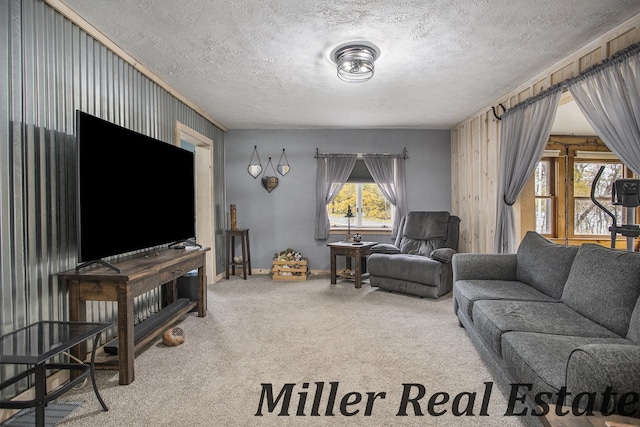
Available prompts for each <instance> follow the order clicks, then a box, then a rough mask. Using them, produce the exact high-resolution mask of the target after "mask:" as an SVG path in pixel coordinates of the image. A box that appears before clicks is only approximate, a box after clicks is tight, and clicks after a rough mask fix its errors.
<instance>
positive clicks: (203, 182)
mask: <svg viewBox="0 0 640 427" xmlns="http://www.w3.org/2000/svg"><path fill="white" fill-rule="evenodd" d="M181 141H186V142H188V143H189V144H191V145H193V146H195V147H196V150H195V175H196V176H195V181H196V236H197V240H198V243H199V244H201V245H202V246H204V247H209V248H211V250H210V251H208V252H207V254H206V270H207V276H208V277H210V278H212V283H213V282H215V278H216V263H215V259H216V245H215V210H214V202H213V201H214V200H215V198H214V194H215V187H214V185H213V139H211V138H209V137H207V136H205V135H203V134H201V133H200V132H198V131H196V130H194V129H192V128H190V127H189V126H187V125H185V124H184V123H181V122H180V121H178V120H176V123H175V137H174V144H175V145H176V146H178V147H179V146H180V142H181ZM205 279H206V282H205V283H209V279H208V278H205Z"/></svg>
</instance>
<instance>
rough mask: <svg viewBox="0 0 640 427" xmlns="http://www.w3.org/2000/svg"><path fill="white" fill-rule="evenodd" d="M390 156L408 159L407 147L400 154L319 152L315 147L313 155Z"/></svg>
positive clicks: (316, 156)
mask: <svg viewBox="0 0 640 427" xmlns="http://www.w3.org/2000/svg"><path fill="white" fill-rule="evenodd" d="M364 156H367V157H392V158H396V159H408V158H409V154H408V152H407V148H406V147H405V148H404V150H402V154H388V153H382V154H377V153H321V152H320V151H319V150H318V149H317V148H316V155H315V156H314V157H315V158H316V159H317V158H319V157H325V158H326V157H364Z"/></svg>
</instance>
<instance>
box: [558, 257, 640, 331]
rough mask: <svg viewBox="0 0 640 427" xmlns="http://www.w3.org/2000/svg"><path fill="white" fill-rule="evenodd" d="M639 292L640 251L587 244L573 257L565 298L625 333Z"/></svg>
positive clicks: (583, 311) (587, 314) (580, 310)
mask: <svg viewBox="0 0 640 427" xmlns="http://www.w3.org/2000/svg"><path fill="white" fill-rule="evenodd" d="M639 296H640V253H637V252H627V251H619V250H615V249H609V248H605V247H603V246H599V245H593V244H584V245H582V246H581V247H580V250H579V251H578V254H577V255H576V258H575V260H574V261H573V266H572V267H571V272H570V273H569V278H568V279H567V284H566V285H565V288H564V292H563V293H562V302H563V303H565V304H566V305H568V306H569V307H571V308H572V309H573V310H575V311H577V312H578V313H580V314H582V315H584V316H586V317H588V318H589V319H591V320H593V321H594V322H598V323H599V324H601V325H603V326H605V327H606V328H609V329H610V330H612V331H614V332H616V333H617V334H619V335H622V336H625V335H626V334H627V332H628V330H629V322H630V321H631V314H632V313H633V310H634V308H635V306H636V302H637V301H638V297H639Z"/></svg>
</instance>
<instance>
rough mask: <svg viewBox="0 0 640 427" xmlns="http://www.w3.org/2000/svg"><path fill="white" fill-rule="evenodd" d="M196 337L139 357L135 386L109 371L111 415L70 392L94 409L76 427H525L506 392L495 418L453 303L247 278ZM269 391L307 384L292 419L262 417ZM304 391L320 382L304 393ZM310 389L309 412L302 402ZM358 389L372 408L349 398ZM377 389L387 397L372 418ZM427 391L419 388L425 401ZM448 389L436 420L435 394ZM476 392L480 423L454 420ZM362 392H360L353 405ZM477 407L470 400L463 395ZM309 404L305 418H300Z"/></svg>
mask: <svg viewBox="0 0 640 427" xmlns="http://www.w3.org/2000/svg"><path fill="white" fill-rule="evenodd" d="M179 326H180V327H181V328H182V329H183V330H184V332H185V335H186V341H185V343H184V344H183V345H181V346H178V347H166V346H164V344H162V341H161V340H158V341H157V342H156V343H155V344H153V345H151V346H150V347H149V348H148V349H147V350H145V351H144V353H142V354H141V355H140V356H139V357H138V358H136V366H135V367H136V371H135V378H136V379H135V381H134V382H133V383H132V384H130V385H128V386H120V385H118V375H117V372H116V371H99V372H98V375H97V377H98V387H99V390H100V391H101V394H102V397H103V398H104V400H105V402H106V403H107V405H108V406H109V411H108V412H102V411H101V409H100V406H99V404H98V402H97V400H96V399H95V397H94V396H93V392H92V389H91V386H90V384H87V385H86V386H85V387H84V388H83V389H81V390H78V391H73V392H70V393H68V394H66V395H65V396H64V397H63V398H62V399H60V400H61V401H62V400H65V401H78V400H79V401H84V402H85V403H84V404H83V406H82V407H81V408H79V409H78V410H76V411H75V412H74V413H72V414H71V415H70V416H69V417H67V419H65V421H63V423H62V424H60V425H64V426H68V427H72V426H95V425H115V426H147V425H154V426H181V425H191V426H288V425H303V426H304V425H309V426H324V425H332V426H333V425H335V426H414V425H415V426H417V425H420V426H424V425H434V426H459V425H465V426H467V425H468V426H474V425H478V426H480V425H482V426H485V425H486V426H520V425H521V423H520V420H519V419H517V418H513V417H503V416H502V414H504V411H505V410H506V408H507V403H506V400H505V398H504V396H503V395H502V393H501V392H500V390H499V389H498V386H497V384H495V385H494V387H493V391H492V393H491V394H490V396H489V398H490V400H489V406H488V414H489V416H482V417H481V416H478V415H479V413H480V410H481V408H480V407H481V403H482V397H483V392H484V390H485V384H484V383H485V382H491V381H493V380H494V379H493V378H492V377H491V375H490V374H489V372H488V371H487V369H486V368H485V366H484V365H483V363H482V362H481V360H480V358H479V356H478V354H477V353H476V351H475V349H474V348H473V346H472V344H471V342H470V340H469V338H468V337H467V335H466V333H465V331H464V329H462V328H460V327H459V326H458V322H457V319H456V317H455V316H454V314H453V309H452V300H451V296H450V295H449V296H446V297H444V298H442V299H440V300H437V301H434V300H430V299H420V298H414V297H410V296H406V295H400V294H393V293H388V292H385V291H381V290H378V289H377V288H371V287H370V286H369V285H368V284H365V285H363V287H362V288H361V289H355V288H354V286H353V283H349V282H341V283H338V284H337V285H331V284H330V283H329V279H328V277H319V278H318V277H312V278H310V279H309V280H308V281H305V282H273V281H271V279H270V278H269V276H254V277H253V278H250V279H249V280H247V281H244V280H242V279H240V278H237V277H232V278H231V280H224V279H223V280H222V281H220V282H218V283H216V284H214V285H209V290H208V315H207V317H205V318H199V317H197V316H196V314H195V313H191V314H189V315H188V316H187V317H186V318H185V319H184V320H182V321H181V322H180V323H179ZM316 382H324V383H325V387H324V394H323V395H322V396H321V397H319V399H320V400H319V402H320V404H319V406H318V405H317V406H318V407H319V410H318V412H319V413H320V414H321V415H320V416H312V415H311V412H312V409H313V408H312V406H313V403H314V391H315V384H314V383H316ZM330 382H338V389H337V393H336V399H335V406H334V409H333V413H334V415H333V416H327V415H325V411H326V406H327V405H328V403H329V400H330V399H329V391H330V384H329V383H330ZM262 383H270V384H272V390H273V398H274V399H276V398H277V396H278V394H279V393H280V391H281V389H282V388H283V386H284V384H285V383H295V386H294V388H293V392H292V395H291V402H290V407H289V414H290V415H289V416H288V417H287V416H278V414H279V413H280V412H281V410H282V405H281V403H282V400H281V401H280V402H279V403H278V405H277V407H276V408H275V409H274V410H273V412H269V410H268V408H267V403H266V401H265V402H264V404H263V408H262V413H263V416H261V417H260V416H255V414H256V412H257V411H258V407H259V404H260V402H261V392H262V387H261V384H262ZM304 383H310V384H309V386H308V388H307V389H304V385H303V384H304ZM405 383H407V384H409V383H415V384H420V385H423V386H424V390H425V397H424V398H422V399H421V400H420V401H419V403H420V404H421V409H422V411H423V412H424V415H423V416H416V415H415V412H414V406H413V405H411V404H409V405H408V407H407V412H408V415H407V416H398V415H397V413H398V410H399V409H400V404H401V401H402V393H403V384H405ZM305 391H306V392H308V397H307V398H306V404H304V405H299V401H300V400H301V397H300V394H299V393H302V395H304V392H305ZM350 392H357V393H360V394H361V396H362V399H363V400H362V402H360V403H358V404H353V405H345V407H344V412H349V413H355V412H357V413H355V415H352V416H348V415H343V414H341V411H340V402H341V399H343V397H344V396H345V395H347V394H348V393H350ZM367 392H375V393H382V392H383V393H385V397H384V399H382V398H381V397H378V398H376V399H375V400H374V401H373V405H372V406H371V413H370V414H369V415H366V414H365V412H366V409H367V408H366V406H367V405H366V400H367ZM417 392H418V386H414V387H412V388H411V396H410V397H415V396H416V393H417ZM437 392H443V393H448V394H449V395H450V400H449V402H448V403H446V404H443V405H440V406H438V407H437V409H438V410H446V413H445V414H444V415H442V416H433V415H429V413H428V412H427V404H428V400H429V398H430V397H431V396H432V395H433V394H434V393H437ZM464 392H466V393H472V392H476V393H477V397H476V402H475V405H474V406H473V414H474V415H473V416H454V415H452V406H453V405H452V401H453V400H454V397H455V396H456V395H457V394H459V393H464ZM441 397H442V396H436V398H441ZM356 398H357V395H356V394H355V393H352V394H351V395H349V396H347V397H346V399H348V400H345V402H351V401H353V399H356ZM459 400H460V402H459V405H458V406H459V407H460V408H461V409H462V410H464V409H465V408H467V406H468V405H467V404H466V403H465V402H468V396H466V397H464V398H461V399H459ZM298 406H300V407H301V410H302V412H303V413H304V414H305V415H304V416H297V415H296V412H297V410H298Z"/></svg>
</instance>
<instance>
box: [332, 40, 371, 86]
mask: <svg viewBox="0 0 640 427" xmlns="http://www.w3.org/2000/svg"><path fill="white" fill-rule="evenodd" d="M377 58H378V51H377V50H376V49H375V48H373V47H371V46H367V45H365V44H353V45H347V46H343V47H340V48H338V49H337V50H336V51H335V53H334V54H333V58H332V59H333V60H334V61H335V63H336V65H337V66H338V78H339V79H340V80H343V81H345V82H349V83H362V82H366V81H367V80H370V79H371V77H373V74H374V72H375V67H374V65H373V63H374V61H375V60H376V59H377Z"/></svg>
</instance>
